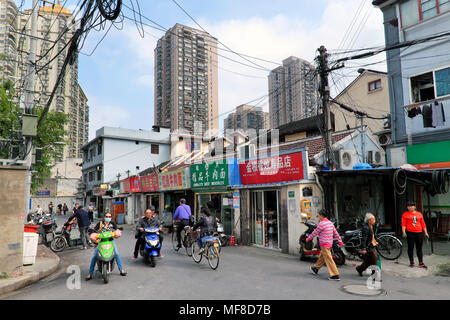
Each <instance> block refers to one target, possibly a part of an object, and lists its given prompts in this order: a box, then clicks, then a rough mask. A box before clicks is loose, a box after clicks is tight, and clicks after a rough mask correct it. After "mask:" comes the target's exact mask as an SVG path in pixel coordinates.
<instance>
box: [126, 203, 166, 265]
mask: <svg viewBox="0 0 450 320" xmlns="http://www.w3.org/2000/svg"><path fill="white" fill-rule="evenodd" d="M154 227H157V228H159V230H161V229H162V223H161V221H160V220H159V218H158V214H157V213H156V212H155V207H154V206H150V207H149V208H148V209H147V210H145V216H144V217H142V218H141V219H139V222H138V224H137V226H136V231H137V232H138V234H137V241H136V245H135V247H134V255H133V257H134V258H135V259H136V258H137V256H138V251H139V248H141V249H142V248H143V247H144V245H145V240H144V233H143V231H144V229H145V228H154ZM163 240H164V237H163V235H162V232H160V233H159V242H160V243H161V245H162V242H163ZM159 256H160V257H162V254H161V253H159Z"/></svg>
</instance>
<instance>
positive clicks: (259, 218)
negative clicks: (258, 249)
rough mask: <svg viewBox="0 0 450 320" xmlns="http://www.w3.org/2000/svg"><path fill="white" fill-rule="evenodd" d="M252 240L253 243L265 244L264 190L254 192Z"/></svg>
mask: <svg viewBox="0 0 450 320" xmlns="http://www.w3.org/2000/svg"><path fill="white" fill-rule="evenodd" d="M251 204H252V208H253V210H252V220H251V221H252V224H253V227H252V240H253V243H255V244H259V245H264V219H263V207H264V205H263V192H262V191H255V192H252V203H251Z"/></svg>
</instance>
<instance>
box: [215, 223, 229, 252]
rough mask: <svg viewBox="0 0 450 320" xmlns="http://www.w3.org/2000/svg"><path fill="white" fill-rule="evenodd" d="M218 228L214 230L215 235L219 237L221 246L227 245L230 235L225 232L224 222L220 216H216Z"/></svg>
mask: <svg viewBox="0 0 450 320" xmlns="http://www.w3.org/2000/svg"><path fill="white" fill-rule="evenodd" d="M216 222H217V230H216V232H214V234H213V236H214V237H216V238H217V239H219V243H220V246H221V247H226V246H227V245H228V237H227V235H226V234H225V233H224V229H223V224H222V223H221V222H220V219H219V218H216Z"/></svg>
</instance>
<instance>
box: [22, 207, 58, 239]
mask: <svg viewBox="0 0 450 320" xmlns="http://www.w3.org/2000/svg"><path fill="white" fill-rule="evenodd" d="M27 220H29V221H28V222H29V223H30V224H34V225H37V226H39V228H38V229H37V230H36V232H37V233H38V234H39V237H40V238H42V242H43V243H44V244H45V245H46V246H49V245H50V243H51V241H52V240H53V239H54V238H55V236H56V234H55V232H56V228H57V225H56V221H55V219H54V218H53V217H52V215H51V214H50V213H43V214H41V213H39V212H35V213H30V214H29V218H28V219H27ZM50 235H51V237H49V236H50ZM49 238H50V239H49Z"/></svg>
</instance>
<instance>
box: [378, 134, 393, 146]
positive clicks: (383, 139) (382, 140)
mask: <svg viewBox="0 0 450 320" xmlns="http://www.w3.org/2000/svg"><path fill="white" fill-rule="evenodd" d="M378 143H379V144H380V146H387V145H389V144H391V143H392V141H391V137H389V135H387V134H381V135H379V136H378Z"/></svg>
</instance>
